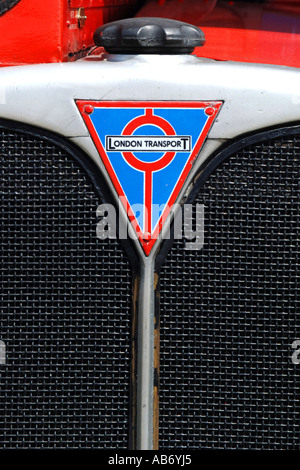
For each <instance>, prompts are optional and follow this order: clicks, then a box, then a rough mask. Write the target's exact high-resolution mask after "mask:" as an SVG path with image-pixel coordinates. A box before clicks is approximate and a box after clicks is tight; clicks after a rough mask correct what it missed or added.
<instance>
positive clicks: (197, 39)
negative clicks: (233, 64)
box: [94, 18, 205, 54]
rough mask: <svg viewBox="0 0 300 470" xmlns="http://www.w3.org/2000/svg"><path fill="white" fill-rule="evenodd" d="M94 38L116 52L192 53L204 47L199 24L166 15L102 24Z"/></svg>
mask: <svg viewBox="0 0 300 470" xmlns="http://www.w3.org/2000/svg"><path fill="white" fill-rule="evenodd" d="M94 41H95V44H96V45H97V46H102V47H104V48H105V50H106V51H107V52H109V53H112V54H190V53H191V52H193V50H194V48H195V47H197V46H203V44H204V43H205V36H204V33H203V31H201V29H199V28H197V26H193V25H190V24H188V23H183V22H182V21H176V20H170V19H166V18H128V19H125V20H119V21H113V22H112V23H107V24H105V25H103V26H100V28H98V29H97V30H96V31H95V34H94Z"/></svg>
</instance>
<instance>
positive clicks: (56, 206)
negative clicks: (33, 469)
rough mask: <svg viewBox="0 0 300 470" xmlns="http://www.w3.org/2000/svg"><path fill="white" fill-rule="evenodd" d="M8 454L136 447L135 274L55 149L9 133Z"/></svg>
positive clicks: (4, 230)
mask: <svg viewBox="0 0 300 470" xmlns="http://www.w3.org/2000/svg"><path fill="white" fill-rule="evenodd" d="M0 160H1V162H0V169H1V170H0V171H1V187H0V194H1V196H0V197H1V234H0V246H1V250H0V252H1V261H0V263H1V268H0V270H1V297H0V308H1V320H0V340H2V341H4V342H5V343H6V348H7V364H6V365H5V366H4V365H0V384H1V385H0V416H1V417H0V443H1V447H4V448H6V447H7V448H15V447H20V448H27V447H33V448H53V447H71V448H75V447H96V448H102V447H107V448H109V447H113V448H114V447H118V448H124V447H126V446H127V441H128V409H129V404H128V395H129V391H128V387H129V361H130V329H131V328H130V322H131V269H130V267H129V264H128V262H127V259H126V258H125V255H124V254H123V252H122V250H121V248H120V247H119V245H118V244H117V242H116V241H115V240H105V241H102V240H99V239H97V237H96V224H97V218H96V208H97V206H98V205H99V204H100V203H101V201H100V200H99V197H98V196H97V194H96V192H95V189H94V187H93V186H92V184H91V181H90V179H89V177H88V176H87V174H86V173H85V171H84V170H83V169H82V167H81V165H80V164H79V163H77V162H76V161H75V159H74V158H73V157H72V156H71V155H70V154H68V153H67V152H66V151H64V150H62V149H61V148H60V147H59V146H56V145H54V144H52V143H51V142H50V141H48V140H46V139H40V138H38V137H37V138H35V137H32V136H30V135H26V134H25V133H24V134H22V133H18V132H14V131H8V130H3V129H2V130H1V129H0Z"/></svg>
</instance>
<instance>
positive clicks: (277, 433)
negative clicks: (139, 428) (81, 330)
mask: <svg viewBox="0 0 300 470" xmlns="http://www.w3.org/2000/svg"><path fill="white" fill-rule="evenodd" d="M299 154H300V138H299V137H291V138H281V139H278V140H274V141H273V140H270V141H268V142H266V143H263V144H258V145H253V146H251V147H248V148H246V149H244V150H241V151H239V152H238V153H237V154H235V155H233V156H232V157H231V158H230V159H228V160H227V161H226V162H225V163H223V164H222V165H221V166H220V167H219V168H218V169H217V170H216V171H214V172H213V174H212V175H211V176H210V177H209V179H208V180H207V182H206V184H205V185H204V187H203V189H202V190H201V191H200V193H199V194H198V196H197V200H196V202H197V203H200V204H204V205H205V244H204V248H203V250H202V251H200V252H199V251H198V252H193V251H186V250H185V249H184V242H183V241H180V240H177V241H176V242H175V244H174V245H173V247H172V250H171V252H170V253H169V256H168V258H167V260H166V262H165V264H164V267H163V268H162V272H161V382H160V447H161V448H165V449H167V448H173V447H175V448H186V447H187V448H191V449H192V448H215V449H222V448H228V449H293V448H299V447H300V444H299V443H300V420H299V416H300V401H299V390H300V365H294V364H293V363H292V360H291V355H292V353H293V350H292V347H291V344H292V343H293V341H295V340H296V339H300V328H299V318H297V316H296V311H297V302H298V299H297V298H296V287H297V276H299V272H297V230H298V227H299V225H298V217H299V208H298V195H299V192H298V179H299V164H298V162H299ZM298 281H299V277H298ZM298 307H299V305H298ZM298 312H299V308H298Z"/></svg>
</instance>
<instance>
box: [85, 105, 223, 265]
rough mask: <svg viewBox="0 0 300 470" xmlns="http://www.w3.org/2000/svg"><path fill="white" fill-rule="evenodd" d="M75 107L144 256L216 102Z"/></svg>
mask: <svg viewBox="0 0 300 470" xmlns="http://www.w3.org/2000/svg"><path fill="white" fill-rule="evenodd" d="M76 104H77V106H78V109H79V111H80V113H81V115H82V117H83V119H84V121H85V123H86V125H87V128H88V130H89V132H90V135H91V137H92V139H93V141H94V143H95V145H96V147H97V150H98V152H99V154H100V157H101V159H102V161H103V163H104V165H105V167H106V170H107V172H108V175H109V177H110V179H111V181H112V183H113V184H114V187H115V189H116V191H117V193H118V195H119V198H120V200H121V201H122V204H123V205H124V207H125V209H126V212H127V214H128V217H129V219H130V221H131V223H132V225H133V227H134V229H135V231H136V233H137V236H138V238H139V240H140V243H141V245H142V247H143V249H144V252H145V254H146V255H147V256H148V255H149V254H150V252H151V249H152V247H153V245H154V244H155V241H156V239H157V238H158V236H159V234H160V232H161V229H162V227H163V224H164V222H165V220H166V218H167V216H168V214H169V212H170V210H171V208H172V206H173V204H174V203H175V202H176V200H177V198H178V195H179V193H180V190H181V189H182V186H183V184H184V182H185V181H186V179H187V177H188V174H189V172H190V170H191V168H192V165H193V163H194V161H195V159H196V157H197V155H198V154H199V151H200V149H201V147H202V145H203V143H204V141H205V139H206V137H207V134H208V132H209V129H210V128H211V126H212V124H213V122H214V120H215V118H216V116H217V114H218V112H219V110H220V107H221V106H222V102H221V101H209V102H208V101H195V102H192V101H181V102H174V101H172V102H168V101H161V102H158V101H156V102H149V101H146V102H138V101H130V102H124V101H121V102H115V101H84V100H78V101H77V102H76Z"/></svg>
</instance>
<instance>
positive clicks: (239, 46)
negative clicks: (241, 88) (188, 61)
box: [138, 0, 300, 67]
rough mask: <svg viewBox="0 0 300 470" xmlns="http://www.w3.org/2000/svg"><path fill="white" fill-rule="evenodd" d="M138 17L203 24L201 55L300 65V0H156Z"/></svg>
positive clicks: (252, 61) (197, 53)
mask: <svg viewBox="0 0 300 470" xmlns="http://www.w3.org/2000/svg"><path fill="white" fill-rule="evenodd" d="M138 16H154V17H163V18H172V19H176V20H181V21H185V22H187V23H191V24H194V25H196V26H199V27H201V29H202V30H203V31H204V33H205V37H206V44H205V45H204V46H203V47H201V48H196V49H195V54H196V55H197V56H199V57H208V58H212V59H216V60H233V61H238V62H250V63H263V64H274V65H287V66H290V67H300V1H299V0H294V1H293V0H290V1H280V0H270V1H266V2H265V3H264V4H253V3H252V4H251V3H249V2H235V1H215V0H169V1H164V0H150V1H148V2H147V3H146V5H145V6H144V7H143V8H142V9H141V10H140V11H139V13H138Z"/></svg>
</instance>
